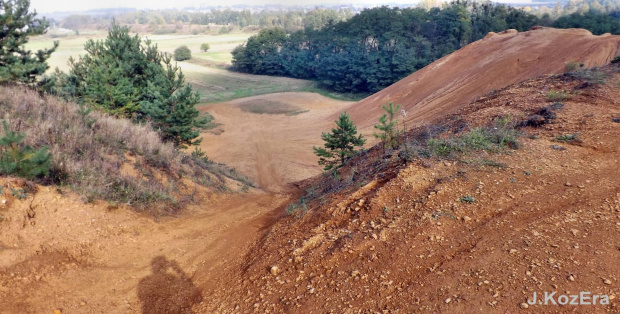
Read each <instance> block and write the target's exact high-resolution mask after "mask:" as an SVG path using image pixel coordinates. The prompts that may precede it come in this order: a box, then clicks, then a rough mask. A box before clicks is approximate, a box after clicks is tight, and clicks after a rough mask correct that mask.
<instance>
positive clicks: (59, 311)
mask: <svg viewBox="0 0 620 314" xmlns="http://www.w3.org/2000/svg"><path fill="white" fill-rule="evenodd" d="M54 314H62V311H61V310H59V309H55V310H54Z"/></svg>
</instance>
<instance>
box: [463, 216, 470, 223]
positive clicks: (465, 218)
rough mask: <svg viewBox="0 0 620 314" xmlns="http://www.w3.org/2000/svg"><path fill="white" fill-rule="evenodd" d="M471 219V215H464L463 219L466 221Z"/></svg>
mask: <svg viewBox="0 0 620 314" xmlns="http://www.w3.org/2000/svg"><path fill="white" fill-rule="evenodd" d="M470 220H471V218H470V217H469V216H463V221H464V222H468V221H470Z"/></svg>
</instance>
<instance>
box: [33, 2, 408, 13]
mask: <svg viewBox="0 0 620 314" xmlns="http://www.w3.org/2000/svg"><path fill="white" fill-rule="evenodd" d="M386 2H390V3H398V4H413V3H417V2H418V0H383V1H382V0H346V1H339V0H208V1H205V0H149V1H147V0H103V1H89V0H30V8H31V9H36V10H37V12H40V13H51V12H62V11H85V10H90V9H100V8H137V9H167V8H175V7H176V8H179V9H180V8H183V7H188V6H195V7H198V6H200V4H205V5H226V6H229V5H235V4H247V5H263V4H286V5H305V6H314V5H318V4H330V5H334V4H362V3H364V4H367V3H386Z"/></svg>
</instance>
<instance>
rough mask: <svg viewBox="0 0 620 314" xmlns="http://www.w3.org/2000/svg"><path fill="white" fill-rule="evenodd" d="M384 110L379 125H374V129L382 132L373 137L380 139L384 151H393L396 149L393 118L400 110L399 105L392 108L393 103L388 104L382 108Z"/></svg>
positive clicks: (395, 131) (396, 132) (396, 135)
mask: <svg viewBox="0 0 620 314" xmlns="http://www.w3.org/2000/svg"><path fill="white" fill-rule="evenodd" d="M382 108H383V110H385V112H386V113H385V114H383V115H382V116H381V118H379V123H378V124H375V129H378V130H380V131H382V133H379V134H377V133H375V134H374V136H375V137H376V138H378V139H381V141H382V142H383V145H384V147H385V148H386V149H394V148H397V147H398V130H397V129H396V122H397V121H396V120H394V116H395V115H396V113H397V112H398V111H399V110H400V105H396V107H394V104H393V103H389V104H388V105H387V106H386V105H383V106H382Z"/></svg>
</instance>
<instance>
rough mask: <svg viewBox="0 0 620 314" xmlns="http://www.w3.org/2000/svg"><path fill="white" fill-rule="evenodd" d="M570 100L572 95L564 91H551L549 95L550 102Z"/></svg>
mask: <svg viewBox="0 0 620 314" xmlns="http://www.w3.org/2000/svg"><path fill="white" fill-rule="evenodd" d="M568 98H570V95H569V94H567V93H566V92H564V91H554V90H551V91H549V92H548V93H547V100H548V101H562V100H566V99H568Z"/></svg>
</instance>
